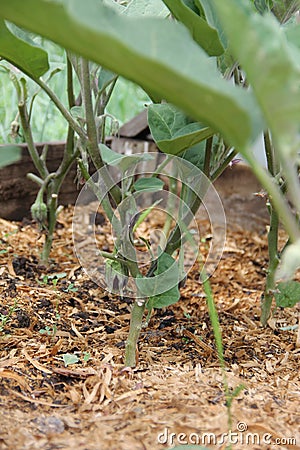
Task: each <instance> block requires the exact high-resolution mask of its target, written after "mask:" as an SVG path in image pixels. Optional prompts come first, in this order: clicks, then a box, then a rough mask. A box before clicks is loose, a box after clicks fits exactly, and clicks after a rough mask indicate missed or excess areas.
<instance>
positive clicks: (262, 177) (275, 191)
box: [244, 151, 300, 242]
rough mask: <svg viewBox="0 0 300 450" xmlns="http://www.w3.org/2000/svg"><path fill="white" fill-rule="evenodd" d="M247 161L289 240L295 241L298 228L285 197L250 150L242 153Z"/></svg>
mask: <svg viewBox="0 0 300 450" xmlns="http://www.w3.org/2000/svg"><path fill="white" fill-rule="evenodd" d="M244 155H245V157H246V159H247V161H248V163H249V164H250V166H251V169H252V171H253V173H254V175H255V176H256V178H257V179H258V181H259V182H260V183H261V185H262V187H263V188H264V189H265V190H266V191H267V192H268V194H269V196H270V201H271V203H272V204H273V205H274V208H275V209H276V211H277V213H278V215H279V218H280V219H281V221H282V223H283V225H284V227H285V229H286V231H287V233H288V235H289V237H290V239H291V242H295V241H297V240H298V239H300V230H299V226H298V223H297V221H296V219H295V217H294V216H293V214H292V212H291V210H290V208H289V205H288V203H287V201H286V200H285V198H284V197H283V195H282V193H281V191H280V188H279V186H278V184H277V183H276V181H275V180H274V177H272V176H271V175H270V174H269V173H268V172H267V171H266V170H265V169H264V168H263V167H262V166H261V165H260V164H259V163H258V162H257V161H256V159H255V157H254V156H253V155H252V154H251V152H250V151H249V152H248V151H247V152H245V153H244Z"/></svg>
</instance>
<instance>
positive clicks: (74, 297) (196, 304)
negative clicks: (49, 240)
mask: <svg viewBox="0 0 300 450" xmlns="http://www.w3.org/2000/svg"><path fill="white" fill-rule="evenodd" d="M71 220H72V208H69V209H66V210H64V211H63V213H62V214H61V216H60V218H59V224H58V227H57V230H56V237H55V242H54V247H53V252H52V254H51V258H52V261H53V262H52V264H51V266H50V267H49V268H48V269H46V268H45V267H41V266H40V265H39V259H38V257H39V251H40V249H41V246H42V240H43V237H42V236H41V235H40V233H39V231H38V229H37V227H36V225H35V224H33V223H31V222H29V221H27V222H26V221H23V223H12V222H8V221H6V220H3V219H0V252H1V253H0V258H1V259H0V274H1V279H0V295H1V305H0V319H1V320H0V326H1V332H0V380H1V383H0V405H1V409H0V423H1V425H0V449H1V450H2V449H3V450H7V449H9V450H21V449H22V450H25V449H26V450H27V449H30V450H32V449H44V450H52V449H68V450H71V449H72V450H74V449H85V450H94V449H95V450H96V449H97V450H98V449H122V450H126V449H135V450H143V449H147V450H148V449H149V450H150V449H151V450H156V449H167V448H169V447H172V445H174V444H179V443H184V442H185V441H186V440H188V439H191V443H195V442H196V439H197V436H198V438H199V439H201V437H203V436H204V433H206V434H207V433H213V434H214V436H215V439H216V440H217V441H216V442H215V443H214V442H213V441H211V444H210V445H208V447H210V448H220V449H224V448H225V447H226V445H225V444H222V443H221V437H222V433H226V432H227V431H228V415H227V408H226V406H225V400H226V399H225V395H224V386H223V377H222V371H221V370H220V366H219V362H218V357H217V353H216V348H215V343H214V338H213V332H212V327H211V324H210V320H209V315H208V311H207V307H206V303H205V296H204V294H203V290H202V287H201V285H200V284H199V283H198V282H197V270H196V269H197V268H196V267H195V268H194V269H193V270H192V271H191V272H190V274H189V277H188V280H187V283H186V285H185V287H184V288H182V289H181V294H182V298H181V300H180V302H178V303H177V304H176V305H173V306H171V307H168V308H166V309H165V310H157V311H156V312H155V314H154V315H153V317H152V318H151V321H150V324H149V326H148V327H147V328H145V329H143V330H142V334H141V338H140V342H139V353H138V360H139V363H138V366H137V368H136V369H134V370H132V369H128V368H127V369H126V368H124V364H123V354H124V344H125V340H126V336H127V333H128V329H129V319H130V307H131V300H130V299H126V298H125V299H122V300H120V299H118V298H116V297H114V296H112V295H108V294H107V293H106V292H103V291H102V290H101V289H100V288H99V287H97V285H95V284H94V283H93V282H92V281H91V280H89V278H88V277H87V276H86V275H85V274H84V272H83V271H82V269H81V267H80V266H79V265H78V261H77V259H76V257H75V255H74V254H73V247H72V228H71ZM105 226H106V225H105V224H102V225H99V227H100V230H101V229H102V234H103V236H104V238H105V233H106V232H107V229H106V228H105ZM101 227H102V228H101ZM258 228H259V229H258V230H256V231H249V230H248V231H246V230H242V229H241V228H235V229H233V228H231V229H229V230H227V232H228V235H227V242H226V246H225V249H224V254H223V258H222V260H221V262H220V264H219V266H218V269H217V270H216V272H215V273H214V275H213V276H212V278H211V284H212V288H213V291H214V294H215V301H216V304H217V309H218V312H219V319H220V323H221V327H222V331H223V340H224V348H225V362H226V375H227V380H228V384H229V387H230V389H231V390H232V392H233V391H234V389H235V388H237V387H238V386H239V385H241V384H242V385H243V386H244V388H243V389H242V390H241V391H240V392H239V393H238V395H237V396H236V398H235V399H234V400H233V402H232V430H233V431H234V432H235V431H237V430H239V434H238V437H237V438H236V439H237V441H235V443H233V448H234V449H251V450H253V449H254V450H255V449H266V450H268V449H275V448H276V449H281V448H289V449H300V409H299V400H300V379H299V355H300V348H299V347H298V346H297V331H296V329H295V326H296V325H297V323H298V311H297V309H296V308H293V309H286V310H278V309H277V310H274V311H273V315H272V318H271V320H270V321H269V327H267V328H265V329H263V328H261V327H260V323H259V315H260V298H261V293H262V290H263V286H264V275H265V271H266V267H267V245H266V228H265V227H261V226H260V227H258ZM208 232H209V231H208ZM55 273H56V274H62V273H64V274H65V275H64V276H62V277H61V278H59V279H58V280H57V284H56V285H55V283H54V284H53V282H52V278H51V275H53V274H55ZM46 275H48V278H46V277H45V276H46ZM68 354H70V355H72V356H73V357H74V356H75V357H77V362H75V363H73V364H69V363H70V361H66V360H65V359H64V358H67V356H66V355H68ZM243 427H244V428H247V430H245V429H244V431H243ZM166 430H168V435H167V434H166V433H167V432H166ZM161 433H163V435H162V434H161ZM171 433H175V434H174V435H173V438H172V435H171ZM180 433H185V435H186V437H184V436H183V435H180ZM247 434H248V439H250V437H249V436H252V437H253V436H254V438H253V439H255V436H256V438H257V436H260V439H261V441H260V442H259V443H257V441H255V442H252V441H251V440H250V441H249V443H248V444H247V441H246V438H247ZM268 436H269V437H268ZM270 436H271V437H270ZM263 437H264V438H265V439H271V441H267V440H266V441H263ZM290 438H293V440H289V439H290ZM211 439H213V438H211ZM243 439H244V441H243ZM257 439H258V438H257ZM276 439H279V440H278V441H277V442H276V445H275V440H276ZM166 441H167V442H166ZM198 442H199V443H200V444H201V440H200V441H198ZM205 442H206V443H207V440H206V441H205ZM205 442H203V444H204V443H205ZM183 448H185V446H183Z"/></svg>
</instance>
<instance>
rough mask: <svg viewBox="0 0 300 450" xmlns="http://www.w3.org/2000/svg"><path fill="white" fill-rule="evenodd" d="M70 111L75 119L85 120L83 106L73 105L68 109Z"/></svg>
mask: <svg viewBox="0 0 300 450" xmlns="http://www.w3.org/2000/svg"><path fill="white" fill-rule="evenodd" d="M70 112H71V114H72V116H73V117H75V119H81V120H85V118H84V116H85V114H84V108H83V106H73V107H72V108H71V109H70Z"/></svg>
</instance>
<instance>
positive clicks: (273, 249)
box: [260, 131, 279, 326]
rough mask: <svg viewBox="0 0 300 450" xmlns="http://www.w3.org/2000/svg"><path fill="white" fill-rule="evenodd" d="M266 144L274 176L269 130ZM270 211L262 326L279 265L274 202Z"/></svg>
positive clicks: (277, 219) (270, 304) (265, 137)
mask: <svg viewBox="0 0 300 450" xmlns="http://www.w3.org/2000/svg"><path fill="white" fill-rule="evenodd" d="M264 144H265V153H266V158H267V165H268V170H269V172H270V174H271V175H272V177H276V175H277V173H278V170H279V168H278V164H277V161H276V156H275V152H274V148H273V145H272V141H271V137H270V133H269V131H266V132H265V133H264ZM269 211H270V228H269V231H268V252H269V267H268V273H267V277H266V284H265V290H264V294H263V296H262V302H261V317H260V321H261V324H262V326H266V324H267V321H268V319H269V317H270V311H271V306H272V301H273V297H274V289H275V272H276V268H277V266H278V262H279V260H278V228H279V217H278V213H277V211H276V210H275V208H274V206H273V204H272V202H270V205H269Z"/></svg>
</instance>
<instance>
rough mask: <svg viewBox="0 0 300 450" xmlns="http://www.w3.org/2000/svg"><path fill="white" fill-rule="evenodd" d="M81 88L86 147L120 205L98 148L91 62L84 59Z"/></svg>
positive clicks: (116, 187)
mask: <svg viewBox="0 0 300 450" xmlns="http://www.w3.org/2000/svg"><path fill="white" fill-rule="evenodd" d="M81 86H82V98H83V104H84V109H85V119H86V123H87V137H88V140H87V142H86V147H87V148H88V152H89V155H90V156H91V158H92V161H93V163H94V165H95V167H96V169H97V170H100V169H102V172H101V176H102V178H103V180H104V182H105V184H106V186H111V188H110V190H109V191H110V193H111V195H112V197H113V199H114V201H115V203H116V204H119V203H120V201H121V198H122V196H121V193H120V190H119V188H118V186H116V185H115V184H114V183H113V182H112V180H111V178H110V174H109V172H108V171H107V170H105V166H104V163H103V161H102V158H101V154H100V150H99V147H98V140H97V137H98V133H97V127H96V122H95V117H94V111H93V102H92V91H91V80H90V72H89V62H88V61H87V60H86V59H84V58H81Z"/></svg>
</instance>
